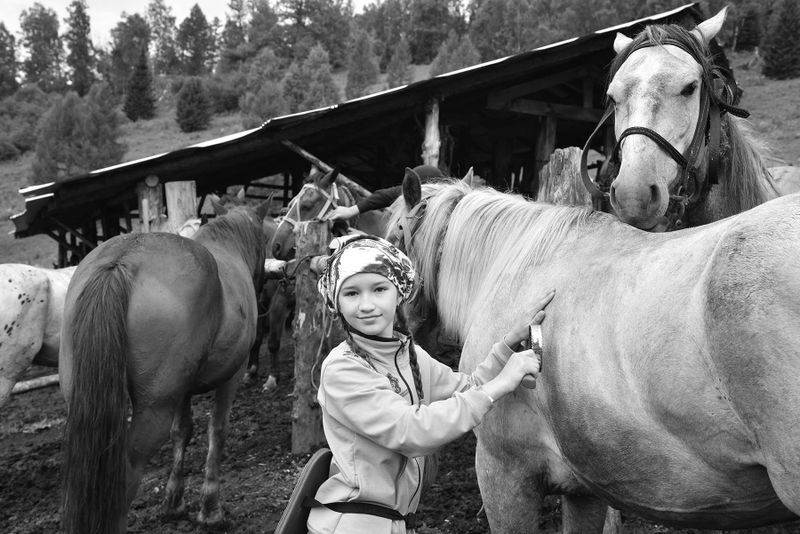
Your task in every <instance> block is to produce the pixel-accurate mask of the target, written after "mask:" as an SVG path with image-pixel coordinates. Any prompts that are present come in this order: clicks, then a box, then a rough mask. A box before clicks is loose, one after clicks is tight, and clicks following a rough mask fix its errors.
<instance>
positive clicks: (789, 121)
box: [0, 54, 800, 267]
mask: <svg viewBox="0 0 800 534" xmlns="http://www.w3.org/2000/svg"><path fill="white" fill-rule="evenodd" d="M751 59H752V58H751V56H750V55H749V54H730V60H731V65H733V67H734V69H735V72H736V76H737V79H738V81H739V84H740V85H741V87H742V89H744V97H743V99H742V102H741V106H742V107H744V108H745V109H747V110H749V111H750V112H751V117H750V120H751V122H752V125H753V127H754V128H755V130H756V132H757V134H758V135H760V136H762V137H763V139H764V140H765V141H767V143H769V145H770V146H771V147H772V149H773V152H774V156H775V158H777V159H776V162H775V164H776V165H787V164H793V165H800V79H796V80H780V81H775V80H768V79H766V78H764V77H763V76H762V75H761V74H760V72H759V70H758V68H748V64H749V63H750V60H751ZM428 68H429V67H427V66H418V67H416V68H415V69H416V70H415V79H416V80H419V79H422V78H424V77H426V76H427V71H428ZM334 78H335V80H336V82H337V83H338V84H339V85H340V86H343V85H344V82H345V78H346V73H343V72H339V73H336V74H335V75H334ZM174 116H175V112H174V108H173V107H172V105H171V103H169V102H161V103H160V105H159V108H158V115H157V117H156V118H155V119H152V120H149V121H140V122H137V123H129V124H126V125H125V126H124V127H123V129H122V132H123V134H122V139H121V141H122V142H124V143H125V144H126V145H127V146H128V152H127V153H126V154H125V157H124V161H133V160H136V159H139V158H142V157H146V156H152V155H156V154H160V153H163V152H167V151H171V150H176V149H178V148H182V147H185V146H188V145H191V144H194V143H198V142H201V141H205V140H208V139H214V138H216V137H221V136H224V135H228V134H231V133H235V132H238V131H241V130H242V129H243V128H242V126H241V121H240V120H239V117H238V116H237V115H225V116H217V117H214V119H213V121H212V124H211V126H210V127H209V128H208V129H207V130H205V131H202V132H195V133H191V134H185V133H183V132H181V131H180V129H179V128H178V126H177V124H176V123H175V120H174ZM31 159H32V156H31V155H30V154H29V155H26V156H25V157H23V158H21V159H19V160H17V161H14V162H6V163H0V263H12V262H19V263H27V264H31V265H40V266H45V267H50V266H52V262H53V261H54V260H55V259H56V255H57V247H56V244H55V241H53V240H52V239H50V238H49V237H46V236H35V237H30V238H25V239H14V238H13V236H11V235H10V232H12V231H13V224H12V223H11V221H10V220H9V219H8V218H9V217H10V216H11V215H12V214H15V213H19V212H21V211H22V210H23V209H24V202H23V200H22V196H21V195H19V193H18V191H19V189H20V188H21V187H26V186H27V185H28V183H29V181H28V175H29V173H30V166H31Z"/></svg>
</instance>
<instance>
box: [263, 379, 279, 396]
mask: <svg viewBox="0 0 800 534" xmlns="http://www.w3.org/2000/svg"><path fill="white" fill-rule="evenodd" d="M277 389H278V379H277V378H275V377H274V376H272V375H270V376H269V378H267V381H266V382H264V387H262V388H261V390H262V391H263V392H264V393H274V392H275V390H277Z"/></svg>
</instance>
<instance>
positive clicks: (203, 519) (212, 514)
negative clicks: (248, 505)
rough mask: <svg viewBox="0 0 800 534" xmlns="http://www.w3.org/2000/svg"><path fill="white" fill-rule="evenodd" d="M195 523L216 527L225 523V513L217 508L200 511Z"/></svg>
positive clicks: (220, 508)
mask: <svg viewBox="0 0 800 534" xmlns="http://www.w3.org/2000/svg"><path fill="white" fill-rule="evenodd" d="M197 522H198V523H200V524H201V525H205V526H207V527H218V526H220V525H222V524H223V523H224V522H225V512H223V511H222V507H221V506H219V507H217V508H214V509H213V510H203V509H201V510H200V511H199V512H198V513H197Z"/></svg>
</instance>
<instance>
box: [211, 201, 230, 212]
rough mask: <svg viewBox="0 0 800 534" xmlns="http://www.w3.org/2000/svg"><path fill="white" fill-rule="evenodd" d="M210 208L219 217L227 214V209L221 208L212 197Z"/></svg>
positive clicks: (218, 202) (220, 204)
mask: <svg viewBox="0 0 800 534" xmlns="http://www.w3.org/2000/svg"><path fill="white" fill-rule="evenodd" d="M211 207H212V208H214V213H216V214H217V215H219V216H220V217H222V216H223V215H225V214H226V213H228V208H226V207H225V206H223V205H222V203H221V202H220V201H219V200H217V199H215V198H213V197H212V198H211Z"/></svg>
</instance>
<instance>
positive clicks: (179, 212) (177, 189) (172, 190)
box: [164, 180, 197, 232]
mask: <svg viewBox="0 0 800 534" xmlns="http://www.w3.org/2000/svg"><path fill="white" fill-rule="evenodd" d="M164 190H165V192H166V196H167V220H168V221H169V223H168V227H169V228H168V231H170V232H177V231H178V228H180V227H181V225H182V224H183V223H185V222H186V221H188V220H189V219H192V218H194V217H196V216H197V188H196V187H195V183H194V180H188V181H185V182H167V183H165V184H164Z"/></svg>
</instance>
